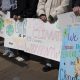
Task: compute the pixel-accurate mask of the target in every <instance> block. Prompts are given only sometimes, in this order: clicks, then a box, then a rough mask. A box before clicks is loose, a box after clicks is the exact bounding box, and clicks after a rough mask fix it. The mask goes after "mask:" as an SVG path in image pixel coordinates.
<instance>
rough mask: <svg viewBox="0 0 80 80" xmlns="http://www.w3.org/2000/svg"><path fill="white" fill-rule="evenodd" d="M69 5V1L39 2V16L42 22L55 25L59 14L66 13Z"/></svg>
mask: <svg viewBox="0 0 80 80" xmlns="http://www.w3.org/2000/svg"><path fill="white" fill-rule="evenodd" d="M68 5H69V0H39V3H38V7H37V14H38V16H39V18H40V19H41V20H42V21H44V22H46V21H49V22H50V23H53V22H55V21H56V19H57V15H58V14H61V13H64V12H66V10H67V6H68Z"/></svg>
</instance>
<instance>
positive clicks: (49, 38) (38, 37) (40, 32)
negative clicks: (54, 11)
mask: <svg viewBox="0 0 80 80" xmlns="http://www.w3.org/2000/svg"><path fill="white" fill-rule="evenodd" d="M57 24H58V22H56V23H54V24H50V23H48V22H47V23H44V22H42V21H41V20H39V19H35V20H34V19H28V20H27V28H26V50H25V51H26V52H29V53H31V54H34V55H38V56H42V57H45V58H49V59H52V60H56V61H60V53H61V40H62V38H61V32H60V30H59V29H58V27H57V26H58V25H57Z"/></svg>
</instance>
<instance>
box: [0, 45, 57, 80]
mask: <svg viewBox="0 0 80 80" xmlns="http://www.w3.org/2000/svg"><path fill="white" fill-rule="evenodd" d="M0 52H1V53H0V80H58V66H57V63H56V62H55V63H54V66H55V68H54V69H53V70H51V71H49V72H43V71H42V67H43V66H44V64H42V62H44V59H43V58H41V57H38V56H33V55H32V56H31V59H30V60H27V61H24V62H18V61H16V60H15V59H14V58H11V59H10V58H8V57H7V56H3V55H2V53H3V52H4V47H3V46H1V47H0Z"/></svg>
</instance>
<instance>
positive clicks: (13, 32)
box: [4, 19, 27, 50]
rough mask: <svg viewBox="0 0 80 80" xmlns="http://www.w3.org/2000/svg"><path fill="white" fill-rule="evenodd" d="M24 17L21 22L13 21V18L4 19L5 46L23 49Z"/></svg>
mask: <svg viewBox="0 0 80 80" xmlns="http://www.w3.org/2000/svg"><path fill="white" fill-rule="evenodd" d="M26 23H27V21H26V19H25V20H24V21H23V22H19V21H17V22H15V21H14V20H13V19H7V20H5V42H4V46H5V47H10V48H14V49H20V50H24V49H25V37H26V36H25V32H26V31H25V30H26V29H25V28H26Z"/></svg>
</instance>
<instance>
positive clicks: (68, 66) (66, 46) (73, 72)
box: [58, 13, 80, 80]
mask: <svg viewBox="0 0 80 80" xmlns="http://www.w3.org/2000/svg"><path fill="white" fill-rule="evenodd" d="M66 14H67V15H69V14H68V13H66ZM66 14H63V16H64V15H65V16H66ZM63 16H61V17H63ZM69 18H71V17H69ZM61 19H62V21H63V19H64V20H65V17H64V18H61ZM74 20H75V23H70V22H71V19H70V20H68V19H67V16H66V21H67V24H66V23H65V24H66V25H65V24H64V22H63V24H62V25H63V26H61V27H65V28H64V29H63V35H62V36H63V39H62V51H61V59H60V68H59V76H58V80H80V22H78V21H77V18H75V19H74ZM62 21H61V22H62Z"/></svg>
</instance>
